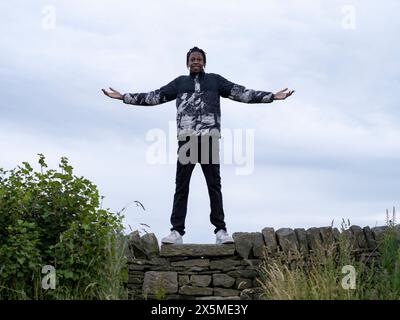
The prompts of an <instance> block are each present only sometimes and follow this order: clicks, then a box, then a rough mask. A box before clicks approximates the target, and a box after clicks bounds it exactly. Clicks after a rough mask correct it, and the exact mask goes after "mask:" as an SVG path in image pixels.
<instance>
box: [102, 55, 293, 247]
mask: <svg viewBox="0 0 400 320" xmlns="http://www.w3.org/2000/svg"><path fill="white" fill-rule="evenodd" d="M205 65H206V54H205V52H204V51H203V50H202V49H200V48H198V47H194V48H192V49H190V50H189V52H188V53H187V55H186V66H187V67H188V69H189V72H190V73H189V75H185V76H180V77H178V78H176V79H174V80H173V81H171V82H170V83H168V84H167V85H165V86H163V87H161V88H160V89H158V90H155V91H151V92H149V93H126V94H121V93H119V92H118V91H117V90H114V89H112V88H110V91H106V90H104V89H102V91H103V93H104V94H105V95H106V96H108V97H110V98H114V99H120V100H122V101H123V102H124V103H126V104H133V105H142V106H153V105H158V104H161V103H165V102H168V101H171V100H174V99H176V107H177V119H176V120H177V133H178V140H179V141H178V161H177V170H176V179H175V184H176V186H175V195H174V203H173V208H172V214H171V224H172V228H171V234H170V235H168V236H167V237H165V238H163V239H162V243H164V244H177V243H182V242H183V241H182V236H183V235H184V234H185V218H186V211H187V201H188V195H189V184H190V178H191V175H192V171H193V169H194V167H195V165H196V163H197V162H198V163H200V165H201V169H202V171H203V174H204V176H205V178H206V183H207V188H208V194H209V197H210V207H211V214H210V220H211V223H212V224H213V225H214V226H215V230H214V233H215V234H216V243H217V244H224V243H233V239H232V237H230V236H229V234H228V233H227V230H226V225H225V220H224V218H225V215H224V210H223V204H222V192H221V176H220V164H219V138H220V137H221V135H220V130H221V125H220V119H221V110H220V97H223V98H229V99H232V100H235V101H239V102H245V103H270V102H272V101H274V100H284V99H286V98H287V97H289V96H290V95H291V94H292V93H293V92H294V91H288V89H284V90H281V91H279V92H277V93H275V94H273V93H271V92H265V91H255V90H251V89H246V88H245V87H243V86H240V85H237V84H234V83H232V82H230V81H228V80H226V79H225V78H223V77H222V76H220V75H218V74H214V73H205V72H204V67H205Z"/></svg>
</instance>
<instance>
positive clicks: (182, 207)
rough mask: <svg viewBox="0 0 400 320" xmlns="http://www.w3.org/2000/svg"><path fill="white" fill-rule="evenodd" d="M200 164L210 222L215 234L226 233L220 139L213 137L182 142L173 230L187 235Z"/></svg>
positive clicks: (176, 180) (195, 138)
mask: <svg viewBox="0 0 400 320" xmlns="http://www.w3.org/2000/svg"><path fill="white" fill-rule="evenodd" d="M196 163H200V165H201V169H202V171H203V174H204V177H205V179H206V183H207V188H208V195H209V197H210V208H211V213H210V221H211V223H212V224H213V225H214V226H215V230H214V232H215V233H217V232H218V231H219V230H220V229H223V230H225V231H226V226H225V222H224V217H225V215H224V210H223V204H222V192H221V175H220V164H219V139H218V138H216V137H211V136H198V137H191V138H189V137H187V138H186V140H184V141H178V161H177V167H176V178H175V195H174V203H173V208H172V214H171V224H172V228H171V231H172V230H176V231H178V232H179V233H180V234H181V235H184V234H185V219H186V213H187V202H188V196H189V184H190V178H191V176H192V172H193V169H194V167H195V166H196Z"/></svg>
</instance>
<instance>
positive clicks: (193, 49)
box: [186, 47, 206, 65]
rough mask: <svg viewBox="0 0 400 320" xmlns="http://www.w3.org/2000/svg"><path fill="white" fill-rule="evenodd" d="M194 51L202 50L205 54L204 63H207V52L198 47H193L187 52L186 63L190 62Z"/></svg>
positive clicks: (203, 54)
mask: <svg viewBox="0 0 400 320" xmlns="http://www.w3.org/2000/svg"><path fill="white" fill-rule="evenodd" d="M193 52H200V53H201V55H202V56H203V60H204V65H205V64H206V53H205V52H204V50H202V49H200V48H198V47H193V48H192V49H190V50H189V52H188V53H187V54H186V64H188V62H189V56H190V54H191V53H193Z"/></svg>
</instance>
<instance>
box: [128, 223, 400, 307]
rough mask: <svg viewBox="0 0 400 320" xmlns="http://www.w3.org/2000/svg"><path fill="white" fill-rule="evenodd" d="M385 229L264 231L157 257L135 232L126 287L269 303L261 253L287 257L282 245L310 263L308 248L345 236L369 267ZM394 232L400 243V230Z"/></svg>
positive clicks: (143, 294)
mask: <svg viewBox="0 0 400 320" xmlns="http://www.w3.org/2000/svg"><path fill="white" fill-rule="evenodd" d="M385 230H387V227H376V228H372V229H370V228H369V227H365V228H363V229H362V228H360V227H358V226H351V227H350V228H349V229H348V230H344V231H343V234H341V233H340V232H339V230H338V229H337V228H333V229H332V228H331V227H322V228H310V229H308V230H304V229H301V228H297V229H295V230H292V229H290V228H283V229H279V230H277V232H276V233H275V232H274V231H273V229H272V228H264V229H263V232H262V233H257V232H251V233H250V232H241V233H235V234H234V238H236V239H235V240H238V241H237V243H236V244H232V245H196V244H185V245H168V246H162V247H161V250H159V251H161V252H159V253H158V251H157V248H158V247H157V246H158V243H157V246H156V245H155V244H156V242H157V241H156V238H155V236H154V234H147V235H145V236H143V237H140V234H139V232H138V231H136V232H133V233H131V234H130V235H129V236H127V237H126V239H127V240H126V241H127V243H128V247H129V250H128V253H129V255H128V271H129V275H128V279H127V282H126V283H125V286H126V288H127V289H128V297H129V298H130V299H144V298H145V299H159V298H160V296H161V297H162V298H163V299H166V300H170V299H174V300H195V299H196V300H197V299H201V300H220V299H222V300H238V299H241V300H246V299H251V300H260V299H266V297H265V296H263V293H264V292H263V289H262V284H261V283H260V282H259V281H258V279H259V278H258V277H259V274H258V271H259V269H258V268H259V266H260V263H263V260H262V258H263V257H262V255H263V254H262V253H264V252H268V257H270V256H271V255H272V256H275V257H276V258H279V259H284V258H287V257H286V256H285V255H281V254H280V253H279V252H278V250H277V249H278V245H281V243H282V247H283V249H284V250H286V251H289V250H293V249H294V248H295V247H296V248H299V249H300V253H301V254H302V255H303V257H304V258H305V259H307V258H309V257H308V256H307V250H308V251H311V250H316V249H321V248H324V247H325V248H326V245H327V244H329V243H330V242H331V241H337V240H338V239H339V238H340V237H341V236H342V235H343V236H344V237H347V238H348V239H349V240H350V241H351V243H352V246H353V251H352V254H354V256H355V257H356V259H357V260H358V261H360V262H361V263H366V264H368V263H371V261H372V260H373V259H375V258H376V257H379V255H380V253H379V252H378V251H376V250H375V251H374V249H375V248H376V244H377V242H378V241H381V239H382V237H383V233H384V231H385ZM396 231H397V240H398V241H399V243H400V227H396ZM266 239H267V240H266ZM285 241H286V242H285ZM263 243H265V244H266V243H269V245H268V246H267V245H265V248H267V250H265V248H264V244H263ZM321 244H322V246H321ZM259 255H261V256H259ZM133 256H135V257H136V258H133ZM258 256H259V257H258ZM306 256H307V257H306ZM371 256H372V258H371ZM204 257H206V258H204ZM294 257H295V259H291V261H287V264H288V265H290V266H293V265H295V264H297V263H304V260H303V259H300V260H297V259H296V256H294ZM257 258H258V259H257Z"/></svg>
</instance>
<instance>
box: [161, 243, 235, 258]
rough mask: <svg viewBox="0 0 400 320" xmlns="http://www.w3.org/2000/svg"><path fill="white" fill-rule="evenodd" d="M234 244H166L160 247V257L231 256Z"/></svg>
mask: <svg viewBox="0 0 400 320" xmlns="http://www.w3.org/2000/svg"><path fill="white" fill-rule="evenodd" d="M234 253H235V245H234V244H223V245H222V244H168V245H162V246H161V253H160V255H161V256H162V257H212V256H232V255H234Z"/></svg>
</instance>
